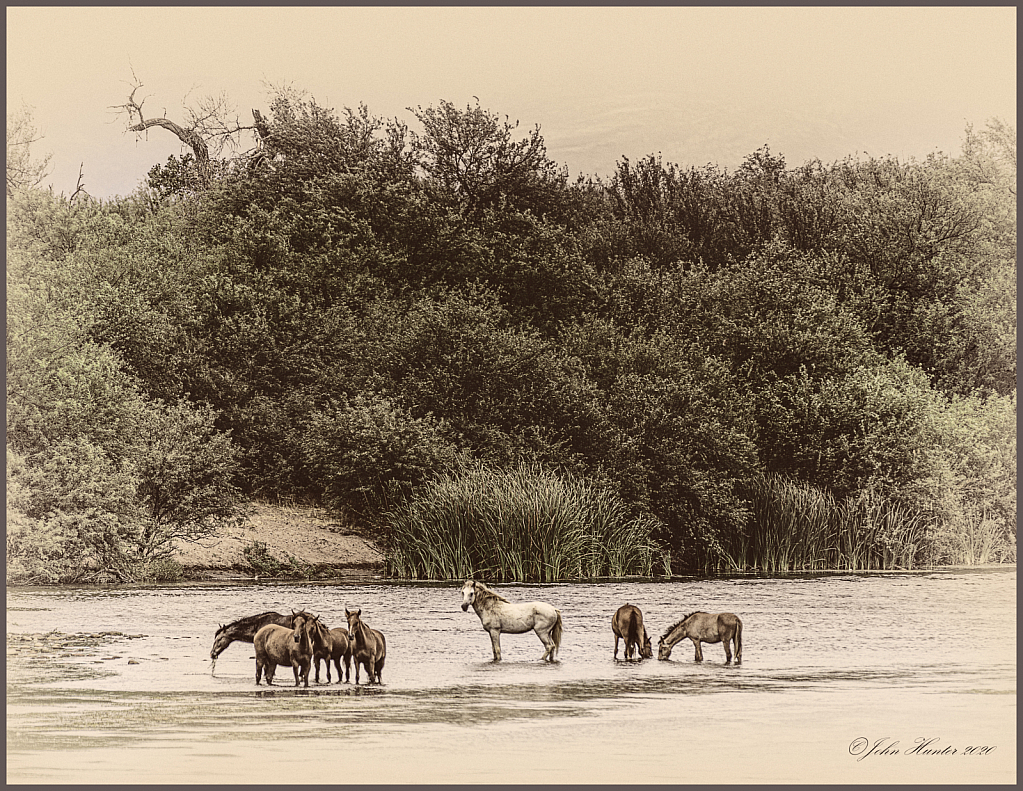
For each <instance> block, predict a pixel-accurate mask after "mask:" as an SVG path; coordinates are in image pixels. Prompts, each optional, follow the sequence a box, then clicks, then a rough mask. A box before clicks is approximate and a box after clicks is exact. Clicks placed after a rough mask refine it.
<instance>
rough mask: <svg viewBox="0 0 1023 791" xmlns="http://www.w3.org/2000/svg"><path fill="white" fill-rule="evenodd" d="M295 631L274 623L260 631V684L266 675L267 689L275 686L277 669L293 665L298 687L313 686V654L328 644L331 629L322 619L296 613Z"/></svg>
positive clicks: (256, 637) (257, 654) (258, 639)
mask: <svg viewBox="0 0 1023 791" xmlns="http://www.w3.org/2000/svg"><path fill="white" fill-rule="evenodd" d="M294 623H295V628H294V629H288V628H286V627H284V626H278V625H277V624H275V623H270V624H267V625H266V626H264V627H263V628H262V629H260V630H259V631H258V632H256V636H255V638H254V639H253V641H252V643H253V645H254V646H255V648H256V684H257V685H258V684H259V679H260V677H261V676H265V678H266V683H267V686H269V685H271V684H273V680H274V674H275V673H276V671H277V666H278V665H282V666H285V667H287V666H289V665H290V666H291V668H292V670H293V671H294V673H295V686H296V687H297V686H298V685H299V683H304V684H305V686H307V687H308V686H309V666H310V665H311V664H312V659H313V653H314V652H315V651H317V650H319V649H320V648H322V646H323V645H324V644H325V641H326V639H327V629H326V627H325V626H324V625H323V624H321V623H320V619H319V618H317V617H316V616H313V615H310V614H309V613H306V612H300V613H295V616H294Z"/></svg>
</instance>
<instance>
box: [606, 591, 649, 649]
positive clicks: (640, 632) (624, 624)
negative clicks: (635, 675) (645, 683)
mask: <svg viewBox="0 0 1023 791" xmlns="http://www.w3.org/2000/svg"><path fill="white" fill-rule="evenodd" d="M611 631H612V632H614V635H615V654H614V658H615V659H617V658H618V639H619V638H621V639H623V640H625V658H626V659H632V654H633V651H634V650H636V649H638V650H639V655H640V657H641V658H643V659H649V658H650V657H652V656H653V655H654V649H653V646H652V645H651V644H650V636H649V635H648V634H647V633H646V628H645V627H644V626H643V613H641V612H640V610H639V607H636V606H635V605H632V604H623V605H622V606H621V607H619V608H618V611H617V612H616V613H615V614H614V616H613V617H612V618H611Z"/></svg>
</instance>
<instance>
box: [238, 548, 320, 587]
mask: <svg viewBox="0 0 1023 791" xmlns="http://www.w3.org/2000/svg"><path fill="white" fill-rule="evenodd" d="M242 556H243V557H244V558H245V561H246V562H247V563H248V564H249V565H250V566H251V567H252V569H253V570H254V571H255V572H256V574H258V575H259V576H261V577H269V578H271V579H276V578H287V579H296V578H297V579H309V578H311V577H312V576H313V572H314V570H313V568H312V567H311V566H310V565H309V564H307V563H302V562H301V561H299V560H298V559H296V558H295V556H294V555H287V556H286V557H285V559H284V560H283V561H282V560H279V559H278V558H276V557H274V556H273V555H272V554H271V553H270V551H269V549H268V548H267V546H266V543H265V542H263V541H252V542H250V543H248V544H246V545H245V546H244V547H242Z"/></svg>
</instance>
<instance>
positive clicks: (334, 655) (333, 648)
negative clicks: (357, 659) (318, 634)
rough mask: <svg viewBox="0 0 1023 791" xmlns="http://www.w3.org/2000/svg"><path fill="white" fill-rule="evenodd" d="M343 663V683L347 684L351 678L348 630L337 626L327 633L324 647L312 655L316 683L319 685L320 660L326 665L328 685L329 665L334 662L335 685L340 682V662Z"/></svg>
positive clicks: (350, 646)
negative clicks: (335, 672)
mask: <svg viewBox="0 0 1023 791" xmlns="http://www.w3.org/2000/svg"><path fill="white" fill-rule="evenodd" d="M342 659H344V661H345V672H344V682H345V683H346V684H347V683H348V680H349V679H350V678H351V676H352V641H351V640H349V639H348V630H347V629H345V628H344V627H343V626H338V627H336V628H334V629H331V630H330V632H328V642H327V644H326V645H324V647H323V648H322V649H321V650H319V651H317V652H316V653H315V654H313V663H314V665H315V666H316V683H317V684H319V683H320V660H324V661H325V662H326V664H327V683H328V684H329V683H330V663H331V661H333V662H334V666H335V667H336V668H337V683H338V684H340V683H341V680H342V675H341V660H342Z"/></svg>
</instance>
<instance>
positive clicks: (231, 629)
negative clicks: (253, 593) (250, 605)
mask: <svg viewBox="0 0 1023 791" xmlns="http://www.w3.org/2000/svg"><path fill="white" fill-rule="evenodd" d="M294 619H295V611H294V610H292V611H291V615H281V614H280V613H279V612H272V611H271V612H262V613H260V614H259V615H249V616H246V617H245V618H239V619H238V620H237V621H233V622H231V623H229V624H227V626H221V627H220V628H219V629H217V633H216V635H214V638H213V650H211V651H210V659H211V660H212V662H213V667H212V668H211V669H210V672H213V670H216V667H217V657H218V656H220V655H221V654H222V653H224V649H225V648H227V647H228V646H229V645H231V643H233V642H234V641H235V640H238V641H239V642H242V643H251V642H252V641H253V640H254V639H255V638H256V632H258V631H259V630H260V629H262V628H263V627H264V626H266V625H267V624H269V623H274V624H277V625H278V626H283V627H285V628H287V629H291V628H293V627H294V625H295V624H294Z"/></svg>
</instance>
